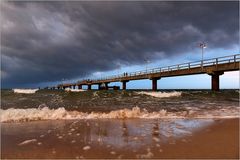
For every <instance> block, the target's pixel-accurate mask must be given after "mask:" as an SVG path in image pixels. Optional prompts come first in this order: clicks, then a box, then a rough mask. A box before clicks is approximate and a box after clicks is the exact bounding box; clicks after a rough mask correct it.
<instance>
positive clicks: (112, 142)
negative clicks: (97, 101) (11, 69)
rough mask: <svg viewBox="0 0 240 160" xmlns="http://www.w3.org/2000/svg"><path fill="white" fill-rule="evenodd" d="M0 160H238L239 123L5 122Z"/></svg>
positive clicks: (132, 121)
mask: <svg viewBox="0 0 240 160" xmlns="http://www.w3.org/2000/svg"><path fill="white" fill-rule="evenodd" d="M181 123H184V125H182V126H181V125H178V124H181ZM195 125H199V127H195ZM184 127H185V128H184ZM194 127H195V128H194ZM23 128H24V129H25V131H23V130H22V129H23ZM181 128H182V129H181ZM180 130H181V132H180ZM165 131H168V132H169V133H168V134H165ZM183 131H184V132H183ZM185 132H186V133H185ZM183 133H184V134H183ZM24 140H25V141H24ZM26 140H27V141H26ZM23 142H24V143H28V144H24V143H23ZM20 143H23V145H19V144H20ZM1 158H3V159H7V158H15V159H19V158H33V159H37V158H38V159H41V158H52V159H53V158H63V159H64V158H73V159H75V158H77V159H78V158H100V159H101V158H102V159H106V158H123V159H124V158H125V159H129V158H183V159H184V158H190V159H193V158H208V159H213V158H214V159H215V158H217V159H220V158H224V159H229V158H231V159H238V158H239V118H235V119H218V120H210V119H209V121H208V120H205V119H195V120H177V119H176V120H172V121H168V120H166V121H154V120H112V121H109V120H101V121H89V120H82V121H69V120H67V121H52V122H50V121H44V122H27V123H8V124H7V123H6V124H3V125H2V155H1Z"/></svg>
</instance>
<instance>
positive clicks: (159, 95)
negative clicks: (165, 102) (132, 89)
mask: <svg viewBox="0 0 240 160" xmlns="http://www.w3.org/2000/svg"><path fill="white" fill-rule="evenodd" d="M137 94H145V95H149V96H152V97H157V98H165V97H179V96H181V94H182V92H176V91H174V92H144V91H141V92H137Z"/></svg>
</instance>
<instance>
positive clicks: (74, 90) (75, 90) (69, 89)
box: [65, 88, 85, 92]
mask: <svg viewBox="0 0 240 160" xmlns="http://www.w3.org/2000/svg"><path fill="white" fill-rule="evenodd" d="M65 91H69V92H83V91H85V90H83V89H71V88H66V89H65Z"/></svg>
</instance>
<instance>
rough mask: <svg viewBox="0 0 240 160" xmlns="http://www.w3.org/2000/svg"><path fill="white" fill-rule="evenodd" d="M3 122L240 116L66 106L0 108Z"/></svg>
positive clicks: (236, 111)
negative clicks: (87, 110) (105, 110)
mask: <svg viewBox="0 0 240 160" xmlns="http://www.w3.org/2000/svg"><path fill="white" fill-rule="evenodd" d="M0 111H1V112H0V121H1V122H24V121H34V120H58V119H111V118H117V119H125V118H146V119H154V118H161V119H164V118H166V119H169V118H175V119H176V118H239V109H238V108H236V107H235V108H227V109H224V110H210V111H194V110H189V111H179V112H167V111H166V110H159V111H156V112H148V111H147V110H146V109H143V110H140V108H139V107H133V108H132V109H121V110H115V111H111V112H109V113H102V112H91V113H85V112H78V111H67V110H65V108H58V109H49V108H48V107H43V108H30V109H14V108H10V109H7V110H2V109H0Z"/></svg>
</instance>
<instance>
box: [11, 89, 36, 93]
mask: <svg viewBox="0 0 240 160" xmlns="http://www.w3.org/2000/svg"><path fill="white" fill-rule="evenodd" d="M36 91H38V89H13V92H14V93H24V94H33V93H35V92H36Z"/></svg>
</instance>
